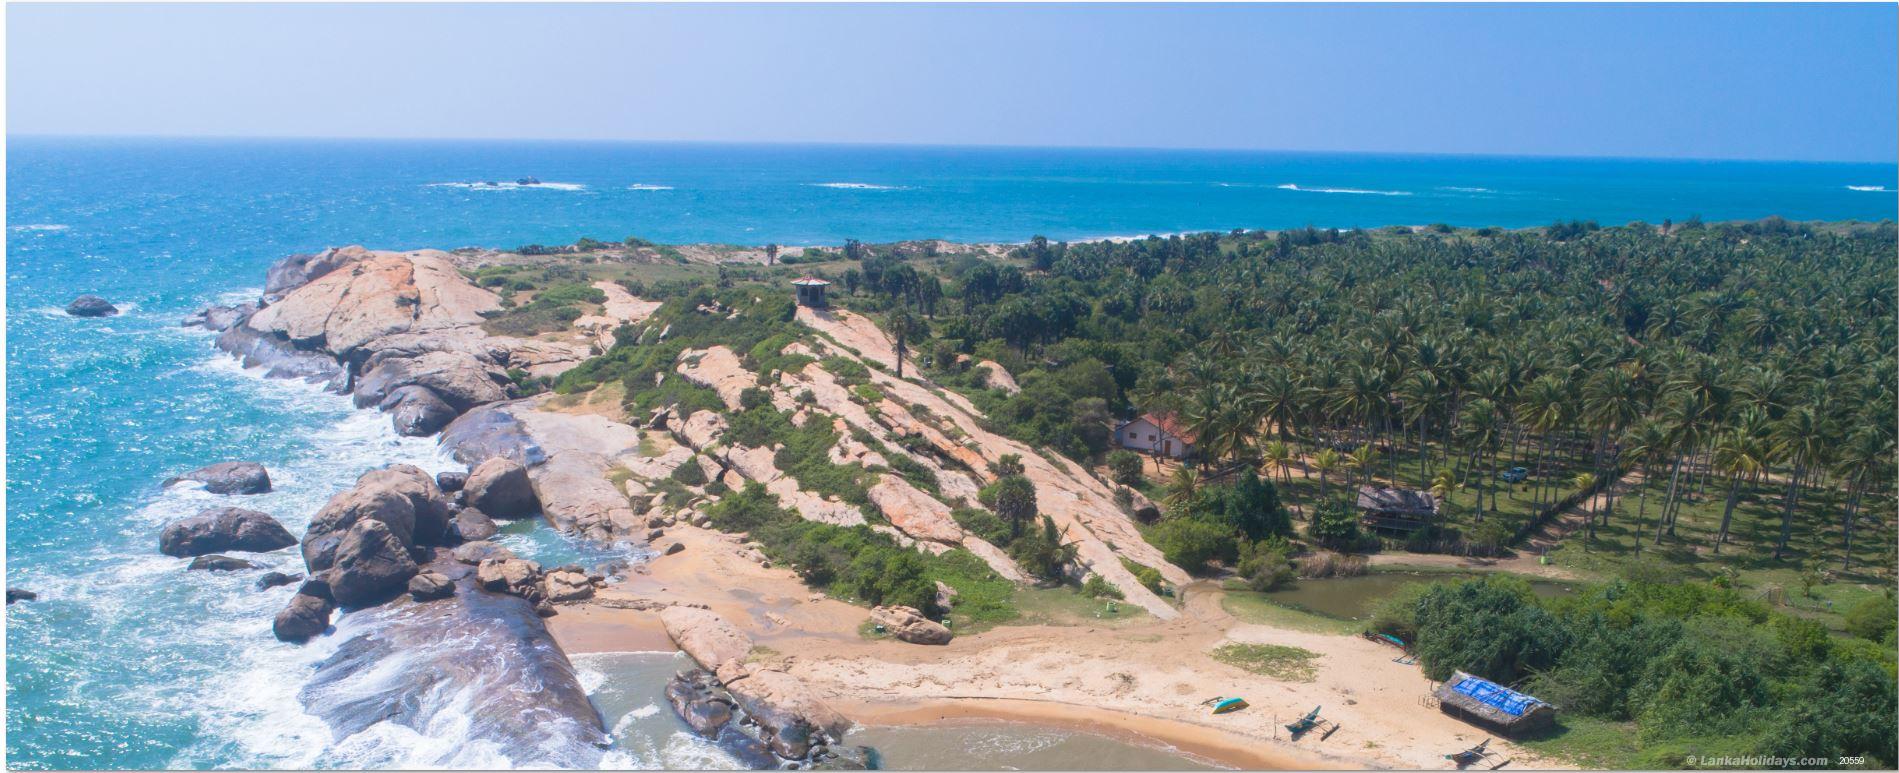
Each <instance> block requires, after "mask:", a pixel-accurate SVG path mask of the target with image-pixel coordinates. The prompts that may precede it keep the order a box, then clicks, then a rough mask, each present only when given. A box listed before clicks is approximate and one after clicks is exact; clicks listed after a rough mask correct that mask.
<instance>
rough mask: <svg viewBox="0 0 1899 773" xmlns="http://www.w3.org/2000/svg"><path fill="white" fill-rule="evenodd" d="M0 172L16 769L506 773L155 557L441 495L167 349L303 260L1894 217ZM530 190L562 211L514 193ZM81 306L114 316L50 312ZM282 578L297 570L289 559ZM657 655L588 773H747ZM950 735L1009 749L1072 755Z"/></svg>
mask: <svg viewBox="0 0 1899 773" xmlns="http://www.w3.org/2000/svg"><path fill="white" fill-rule="evenodd" d="M7 151H8V161H7V218H6V222H7V234H6V247H7V263H6V271H7V278H6V290H7V295H6V313H7V321H6V332H7V351H6V357H7V375H6V386H7V406H6V411H7V413H6V416H7V429H6V449H7V452H6V453H7V460H6V461H7V467H6V470H7V512H6V583H7V585H8V586H9V587H20V588H26V589H29V590H32V591H35V592H37V593H38V594H39V596H40V598H39V600H37V601H32V602H24V603H20V604H15V605H12V606H10V607H8V608H7V619H6V629H7V630H6V636H7V655H6V669H7V707H6V713H7V717H6V722H7V750H6V754H7V763H8V765H9V766H10V767H18V768H68V769H70V768H165V767H305V766H318V767H360V766H365V765H383V766H387V765H462V766H471V765H473V766H505V765H506V764H508V762H509V759H508V757H507V750H506V749H504V748H474V747H473V746H471V745H467V744H461V743H458V739H457V738H455V737H454V735H453V731H454V723H452V722H450V723H448V724H447V725H445V726H444V727H443V728H436V729H435V730H436V731H437V732H431V733H419V732H416V731H414V730H410V729H407V728H394V727H381V726H379V727H376V728H372V729H371V730H369V731H364V732H363V733H359V734H357V735H354V736H350V737H347V738H335V737H333V736H332V734H331V732H330V731H329V729H328V728H327V727H325V726H324V725H323V724H322V723H321V722H320V721H318V720H317V719H316V718H314V717H312V716H310V715H308V714H306V713H304V711H303V710H302V708H301V706H300V704H299V703H298V700H297V694H296V693H297V689H298V687H299V686H300V685H301V684H302V681H303V678H304V676H305V675H306V674H307V673H308V671H309V669H310V668H311V667H312V665H313V664H314V663H316V662H317V661H319V660H320V659H321V658H322V657H323V656H324V655H325V654H327V652H326V647H333V646H334V645H333V644H326V643H324V642H323V641H319V642H317V643H313V644H312V645H309V646H305V647H294V646H291V645H286V644H281V643H279V642H277V641H276V640H275V639H274V638H272V637H271V635H270V617H271V615H272V614H273V613H274V612H275V611H276V610H277V609H278V608H280V607H281V606H282V604H283V603H284V600H285V598H287V595H288V594H289V593H290V592H291V589H290V588H278V589H275V590H273V591H266V592H258V591H254V590H252V589H251V588H250V583H251V582H252V579H253V577H254V575H253V574H250V573H234V574H217V573H208V572H185V571H183V563H184V562H183V561H181V560H178V559H172V558H168V557H165V556H162V555H160V554H159V553H158V552H157V532H158V529H159V528H160V527H161V526H162V525H163V524H164V523H166V522H167V521H169V520H172V519H175V518H178V517H181V516H184V515H189V514H191V513H193V512H195V511H196V510H197V509H198V508H200V507H202V506H205V504H206V503H207V502H208V501H210V499H212V498H211V497H208V496H206V495H204V494H202V493H198V492H192V491H183V490H174V491H164V490H161V489H160V487H159V481H161V480H162V479H164V478H165V477H166V476H168V475H173V474H176V473H178V472H182V471H185V470H188V469H191V468H195V467H198V466H200V465H203V464H207V463H210V462H214V461H220V460H226V459H249V460H256V461H260V462H263V463H264V464H265V465H266V466H268V467H269V468H270V471H271V476H272V478H273V480H274V481H275V483H276V487H277V490H276V491H274V492H273V493H270V494H267V495H263V496H260V497H254V498H250V499H247V500H246V501H245V502H244V503H243V504H244V506H247V507H253V508H256V509H261V510H265V511H268V512H271V513H272V514H274V515H276V516H277V517H278V518H279V519H281V520H283V521H284V522H285V524H286V526H288V527H290V528H291V530H292V531H295V532H299V533H300V532H301V531H302V527H303V526H304V525H305V524H306V523H307V521H308V518H309V516H310V515H311V514H312V513H314V512H315V511H316V509H317V508H318V507H320V506H321V504H322V503H323V501H324V500H325V499H327V498H328V497H329V496H330V495H331V494H332V493H334V492H335V491H337V490H340V489H341V488H343V487H345V486H347V485H348V484H349V483H350V482H351V481H353V480H354V478H355V477H356V475H357V474H359V473H360V472H362V471H363V470H364V469H367V468H369V467H372V466H376V465H380V464H386V463H388V462H392V461H407V462H410V463H414V464H418V465H421V466H423V467H424V468H427V469H431V470H439V469H447V468H449V467H450V463H449V462H447V461H446V460H444V459H442V458H441V457H439V456H438V455H437V454H436V452H435V449H434V448H433V446H432V444H431V443H430V441H428V440H418V439H404V438H398V437H396V436H395V435H394V434H393V433H392V432H391V430H390V429H389V425H388V422H387V421H386V420H385V419H384V418H382V417H380V416H377V415H373V414H371V413H367V412H363V411H358V410H355V409H353V408H351V407H350V404H349V402H348V400H347V399H346V398H343V397H338V396H335V395H328V394H324V393H322V392H320V391H318V390H316V389H315V388H313V387H310V386H308V385H304V384H301V383H287V382H281V381H266V380H264V379H262V378H259V377H257V376H256V375H255V374H250V373H246V372H244V371H243V370H242V369H240V368H239V367H238V366H237V365H236V364H235V362H234V361H232V360H230V359H229V358H227V357H224V356H222V355H219V354H217V353H215V352H214V351H213V350H212V349H211V345H210V344H211V341H210V336H209V334H207V333H204V332H201V331H189V330H184V329H181V328H180V327H178V321H179V319H180V318H182V317H183V316H185V315H186V314H188V313H190V312H192V311H194V310H196V309H198V308H200V307H202V306H204V305H206V304H208V303H213V302H230V301H234V300H241V299H249V298H252V297H254V296H255V295H256V294H257V293H258V292H259V290H260V289H261V285H262V282H263V272H264V269H265V268H266V267H267V266H268V265H269V264H270V263H271V262H272V261H274V260H276V259H278V258H280V257H282V256H284V255H287V254H290V253H294V252H309V251H315V250H319V249H322V248H323V247H326V246H332V245H344V244H364V245H367V246H371V247H377V248H389V249H410V248H419V247H442V248H452V247H458V246H469V245H482V246H499V247H513V246H517V245H521V244H528V243H545V244H557V243H568V242H572V241H574V240H575V239H578V238H580V237H582V236H589V237H593V238H597V239H603V240H617V239H621V238H624V237H627V236H640V237H642V238H646V239H650V240H653V241H658V242H672V243H678V242H725V243H744V244H762V243H766V242H777V243H780V244H785V245H794V246H795V245H801V244H817V243H824V244H835V243H838V242H841V241H843V240H844V239H847V238H854V239H861V240H865V241H889V240H897V239H917V238H944V239H952V240H961V241H1011V242H1013V241H1023V240H1026V239H1028V238H1029V237H1030V236H1033V235H1037V234H1041V235H1045V236H1048V237H1050V238H1055V239H1083V238H1095V237H1109V236H1133V235H1143V234H1149V233H1176V232H1184V231H1197V230H1226V229H1231V228H1281V227H1296V226H1304V225H1315V226H1321V227H1372V226H1379V225H1387V224H1425V223H1437V222H1444V223H1451V224H1454V225H1464V226H1483V225H1497V226H1506V227H1509V226H1528V225H1539V224H1544V223H1548V222H1551V221H1553V220H1556V219H1559V218H1560V219H1570V218H1580V219H1593V220H1597V221H1600V222H1603V223H1605V224H1607V223H1621V222H1626V221H1629V220H1635V219H1641V220H1647V221H1650V222H1660V221H1662V220H1663V219H1665V218H1674V219H1676V220H1681V219H1684V218H1686V217H1689V216H1691V215H1700V216H1701V217H1702V218H1704V219H1707V220H1722V219H1734V218H1755V217H1762V216H1767V215H1781V216H1784V217H1788V218H1792V219H1848V218H1852V219H1861V220H1878V219H1882V218H1890V217H1892V216H1893V215H1894V208H1895V194H1894V190H1895V189H1899V182H1896V181H1895V177H1896V174H1895V168H1894V167H1893V166H1892V165H1879V164H1795V163H1753V162H1675V161H1666V162H1665V161H1632V160H1570V159H1513V158H1479V157H1442V156H1437V157H1430V156H1378V155H1325V154H1289V153H1241V152H1211V151H1205V152H1203V151H1159V150H1047V149H1008V148H995V149H978V148H915V147H876V146H871V147H844V146H746V145H700V144H613V143H538V142H515V143H493V142H490V143H476V142H369V141H361V142H357V141H349V142H344V141H287V140H286V141H261V140H259V141H248V140H247V141H237V140H215V141H214V140H105V139H48V138H30V137H29V138H21V137H14V138H9V139H8V141H7ZM524 177H535V178H538V179H539V180H541V181H543V184H542V185H538V186H529V187H523V186H518V185H512V184H509V183H511V182H512V181H514V180H516V179H518V178H524ZM489 181H492V182H495V183H498V184H496V185H484V184H483V183H485V182H489ZM87 292H90V293H97V294H100V295H103V296H105V297H106V298H108V299H111V300H112V301H113V302H115V303H116V304H118V306H119V307H120V308H121V309H122V310H123V312H124V313H122V314H121V315H119V316H116V317H111V318H107V319H95V320H84V319H77V318H73V317H69V316H66V315H65V314H64V313H63V312H62V311H61V309H62V307H63V306H64V305H65V304H66V303H67V302H68V301H70V300H71V299H72V298H73V297H74V296H76V295H78V294H80V293H87ZM549 531H550V530H547V529H540V530H531V529H529V530H525V531H522V532H521V533H514V534H510V535H509V536H508V537H507V539H508V540H509V541H511V542H512V543H513V544H514V545H515V546H517V547H519V548H520V549H521V550H523V551H527V552H530V553H533V554H534V555H538V556H543V557H550V558H554V559H555V560H554V563H560V562H561V561H562V560H564V559H565V558H567V557H571V556H574V555H583V556H584V555H591V554H590V552H589V551H593V550H594V549H593V548H590V547H588V546H581V545H572V544H567V543H565V542H564V541H563V540H561V539H560V538H558V537H554V536H551V535H550V534H549V533H548V532H549ZM260 561H261V562H262V563H265V564H268V565H269V566H270V568H274V569H281V570H284V571H291V572H295V571H299V570H300V566H298V561H297V559H296V557H295V554H294V551H285V552H280V553H276V554H267V555H265V556H263V557H261V559H260ZM332 638H334V637H332ZM665 657H666V656H653V655H646V656H586V657H584V658H579V659H577V661H579V663H578V665H579V667H580V669H581V672H582V676H583V678H584V679H585V680H586V681H587V683H588V685H589V689H590V690H591V691H593V693H592V694H593V696H594V698H595V702H596V704H597V705H599V706H600V707H601V708H602V710H603V712H606V715H607V719H608V724H609V726H610V727H614V728H615V736H616V739H618V741H619V744H618V746H617V748H615V749H613V750H611V751H609V752H607V754H606V756H605V757H599V758H597V759H596V760H595V761H596V762H597V764H602V765H610V766H628V767H658V766H663V765H667V764H671V765H675V766H678V765H685V764H692V765H712V766H720V765H725V764H729V763H730V759H729V758H726V757H722V756H721V753H720V752H719V751H718V750H717V749H714V748H710V747H709V746H707V745H704V744H701V743H699V742H697V741H695V740H694V739H692V738H691V737H690V736H689V735H685V734H682V733H681V732H680V730H681V727H683V726H681V725H679V724H677V721H676V720H673V719H672V718H671V716H670V712H669V711H668V710H665V709H664V704H663V701H662V702H660V703H657V704H655V703H654V702H653V700H654V698H655V696H657V695H658V690H657V687H656V685H655V684H654V682H656V680H657V679H658V678H659V676H657V674H660V673H661V672H663V671H664V670H665V669H667V668H670V664H669V663H667V662H665V661H664V658H665ZM655 658H660V660H655ZM384 724H387V723H384ZM912 732H919V733H927V732H929V731H912ZM958 732H977V733H979V734H980V733H987V734H988V735H983V736H982V739H987V740H983V743H985V744H988V745H989V746H990V747H996V746H997V745H998V744H999V745H1000V747H999V748H1006V749H1020V748H1026V747H1023V746H1022V744H1031V745H1033V744H1041V746H1036V747H1035V748H1045V747H1047V748H1065V747H1062V746H1061V745H1062V744H1064V743H1077V742H1076V741H1073V739H1072V738H1071V737H1070V736H1065V735H1062V734H1053V735H1051V734H1050V733H1049V732H1047V731H1033V732H1031V731H1026V730H993V729H992V730H979V731H966V730H959V731H958ZM878 737H879V738H880V739H881V740H880V743H886V744H888V745H890V746H891V747H892V749H893V750H904V749H910V750H916V751H915V754H916V755H919V756H913V757H910V758H907V759H906V758H902V757H901V756H899V757H898V758H892V759H888V760H887V762H888V763H890V764H891V765H892V766H893V767H905V766H917V765H919V764H923V765H927V764H931V763H935V765H936V766H938V767H942V766H953V764H954V763H955V762H956V761H958V760H961V761H965V762H969V763H971V764H1001V763H1000V762H999V761H998V762H994V763H985V762H984V760H985V759H988V758H982V757H979V756H975V753H974V752H971V753H970V754H971V756H965V757H953V756H952V757H948V758H943V757H930V756H927V752H926V751H925V750H927V749H931V748H937V747H942V746H944V744H941V743H934V744H932V743H926V742H923V740H920V739H917V738H912V739H911V740H909V741H907V742H906V741H905V740H904V739H903V736H902V733H901V732H897V731H882V735H880V736H878ZM996 739H1002V740H996ZM933 740H937V741H940V739H933ZM1081 743H1083V745H1084V746H1085V747H1086V748H1088V749H1089V750H1090V751H1088V752H1086V754H1092V755H1095V756H1094V757H1092V758H1095V759H1099V758H1100V756H1099V754H1098V749H1099V745H1100V744H1109V745H1112V744H1115V743H1118V742H1115V741H1110V740H1108V739H1095V740H1087V739H1083V741H1082V742H1081ZM1088 744H1095V745H1094V746H1088ZM950 745H952V746H954V745H957V744H950ZM961 745H963V746H967V747H969V748H972V749H973V748H976V746H977V745H978V744H976V742H974V741H971V742H970V743H967V744H961ZM948 753H949V752H939V754H948ZM996 759H1016V757H1004V758H996ZM1052 759H1055V760H1062V759H1090V757H1089V756H1069V757H1064V756H1061V755H1059V754H1058V755H1056V756H1055V757H1053V758H1052ZM1051 764H1054V763H1051Z"/></svg>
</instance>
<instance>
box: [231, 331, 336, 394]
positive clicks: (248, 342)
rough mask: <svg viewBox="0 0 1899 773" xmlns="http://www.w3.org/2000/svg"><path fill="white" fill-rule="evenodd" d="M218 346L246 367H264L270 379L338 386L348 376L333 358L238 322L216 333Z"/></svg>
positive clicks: (334, 387)
mask: <svg viewBox="0 0 1899 773" xmlns="http://www.w3.org/2000/svg"><path fill="white" fill-rule="evenodd" d="M217 347H218V348H219V349H222V350H224V351H226V352H229V353H231V354H233V355H235V356H236V357H237V358H238V361H239V362H242V363H243V364H244V367H246V368H263V369H264V375H265V376H267V377H269V378H294V379H301V380H303V381H308V382H310V383H313V384H325V385H326V386H327V387H328V388H331V389H340V388H342V386H343V383H344V381H345V379H346V377H347V376H348V375H349V374H348V373H346V372H345V371H344V370H343V366H341V365H338V364H337V362H336V358H334V357H331V356H329V355H327V354H323V353H321V352H311V351H304V350H301V349H298V348H296V347H295V346H292V345H291V344H290V342H289V341H286V340H284V339H282V338H279V337H276V336H272V335H266V334H264V333H259V332H257V331H255V330H252V329H250V328H249V327H246V326H245V325H244V323H242V322H238V323H234V324H232V325H230V326H229V327H226V328H225V329H224V331H223V332H222V333H219V334H218V340H217Z"/></svg>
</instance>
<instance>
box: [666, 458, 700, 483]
mask: <svg viewBox="0 0 1899 773" xmlns="http://www.w3.org/2000/svg"><path fill="white" fill-rule="evenodd" d="M672 478H673V480H676V481H679V482H680V483H684V484H686V485H688V486H703V485H705V483H706V471H705V470H704V469H702V468H701V467H700V466H699V458H698V457H693V458H691V459H687V460H686V463H685V464H682V465H679V466H678V467H674V468H673V475H672Z"/></svg>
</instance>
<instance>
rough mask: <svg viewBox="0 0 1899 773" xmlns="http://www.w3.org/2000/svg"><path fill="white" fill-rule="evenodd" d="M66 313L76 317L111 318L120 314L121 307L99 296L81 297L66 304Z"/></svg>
mask: <svg viewBox="0 0 1899 773" xmlns="http://www.w3.org/2000/svg"><path fill="white" fill-rule="evenodd" d="M66 313H67V314H70V315H72V316H75V317H110V316H112V315H114V314H117V313H119V307H117V306H114V305H112V302H111V301H108V300H106V299H104V298H101V297H99V296H97V295H81V296H79V297H77V298H74V299H73V302H72V303H68V304H66Z"/></svg>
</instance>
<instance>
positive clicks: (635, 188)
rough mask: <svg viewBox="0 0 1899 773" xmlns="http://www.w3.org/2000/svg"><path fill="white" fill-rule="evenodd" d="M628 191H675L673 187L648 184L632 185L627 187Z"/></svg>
mask: <svg viewBox="0 0 1899 773" xmlns="http://www.w3.org/2000/svg"><path fill="white" fill-rule="evenodd" d="M626 189H627V190H629V191H670V190H672V189H673V186H670V185H647V184H646V183H634V184H632V185H628V186H626Z"/></svg>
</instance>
